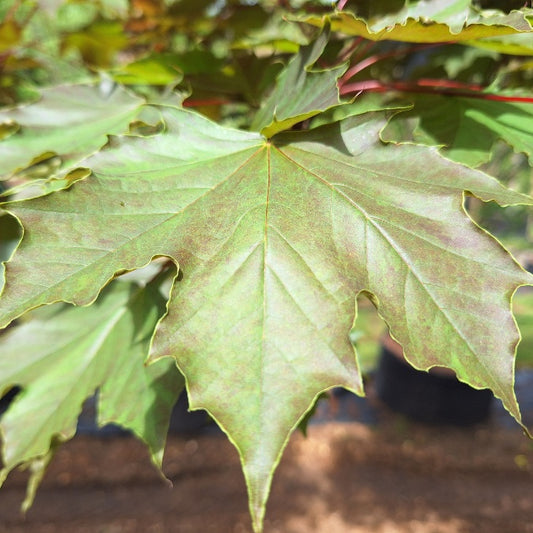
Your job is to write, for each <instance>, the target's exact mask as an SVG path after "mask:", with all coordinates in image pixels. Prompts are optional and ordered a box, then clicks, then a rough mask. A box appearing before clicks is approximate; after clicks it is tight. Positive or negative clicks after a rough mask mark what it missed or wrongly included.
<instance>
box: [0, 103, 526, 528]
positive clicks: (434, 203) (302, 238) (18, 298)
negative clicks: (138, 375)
mask: <svg viewBox="0 0 533 533" xmlns="http://www.w3.org/2000/svg"><path fill="white" fill-rule="evenodd" d="M162 114H163V116H164V120H165V122H166V130H165V131H164V132H163V133H162V134H160V135H158V136H154V137H150V138H140V137H122V138H118V139H114V142H113V143H112V146H111V147H110V148H109V149H108V150H105V151H102V152H100V153H98V154H96V155H95V156H94V157H92V158H90V159H88V160H87V161H86V162H85V163H84V164H85V165H86V166H88V167H89V168H91V169H92V171H93V175H92V176H90V177H88V178H87V179H85V180H82V181H79V182H77V183H76V184H74V185H73V186H72V187H71V188H70V189H69V190H67V191H59V192H57V193H54V194H52V195H50V196H48V197H43V198H37V199H34V200H29V201H25V202H17V203H14V204H12V205H9V206H8V209H9V211H11V212H13V213H14V214H15V215H16V216H17V217H18V218H19V219H20V220H21V221H22V224H23V225H24V227H25V228H26V231H27V233H26V235H25V237H24V239H23V241H22V243H21V245H20V247H19V249H18V251H17V252H16V254H15V256H14V258H13V259H12V260H11V261H10V262H9V263H7V265H6V275H7V282H6V285H5V288H4V293H3V295H2V297H1V298H0V317H1V323H2V324H6V323H7V322H8V321H9V320H11V319H13V318H15V317H17V316H19V315H20V314H21V313H23V312H24V311H25V310H27V309H29V308H32V307H35V306H38V305H42V304H45V303H47V302H53V301H56V300H60V299H62V300H67V301H71V302H75V303H78V304H87V303H89V302H90V301H91V300H92V299H93V298H94V297H95V296H96V295H97V293H98V291H99V290H100V288H101V287H102V285H104V284H105V283H106V282H107V280H109V279H110V278H111V277H113V275H114V273H115V272H117V271H120V270H123V269H125V270H130V269H134V268H137V267H140V266H142V265H144V264H146V263H147V262H148V261H150V259H151V258H152V257H154V256H167V257H169V258H171V259H172V260H173V261H175V262H176V263H178V262H179V265H180V271H181V273H182V276H181V277H180V280H179V281H176V282H175V285H174V288H173V291H172V295H171V298H170V301H169V304H168V311H167V314H166V315H165V316H164V318H163V319H162V320H161V321H160V323H159V325H158V328H157V330H156V334H155V337H154V339H153V341H152V347H151V359H152V360H157V359H158V358H160V357H163V356H167V355H171V356H174V357H175V358H176V361H177V364H178V366H179V368H180V370H181V371H182V373H183V374H184V375H185V377H186V379H187V383H188V392H189V395H190V402H191V405H192V406H193V407H194V408H200V407H202V408H205V409H207V410H208V411H209V412H210V413H211V414H212V416H213V417H214V418H215V419H216V420H217V421H218V422H219V424H220V425H221V426H222V427H223V428H224V429H225V431H226V432H227V433H228V435H229V437H230V439H231V440H232V442H234V444H235V445H236V447H237V448H238V450H239V453H240V454H241V457H242V461H243V467H244V471H245V476H246V479H247V484H248V490H249V495H250V509H251V513H252V516H253V520H254V528H255V530H256V531H260V530H261V522H262V516H263V510H264V504H265V501H266V498H267V494H268V490H269V485H270V480H271V477H272V472H273V469H274V467H275V465H276V464H277V462H278V461H279V458H280V454H281V452H282V450H283V448H284V446H285V443H286V441H287V438H288V436H289V434H290V432H291V431H292V429H293V428H294V427H295V426H296V425H297V424H298V422H299V420H301V419H302V417H303V416H304V414H305V412H306V411H307V410H308V408H309V406H310V405H311V404H312V403H313V399H314V398H315V397H316V396H317V395H318V394H319V393H320V392H321V391H324V390H325V389H327V388H330V387H333V386H337V385H341V386H344V387H346V388H348V389H351V390H353V391H356V392H359V393H361V392H362V383H361V378H360V375H359V370H358V365H357V361H356V358H355V356H354V352H353V348H352V346H351V344H350V341H349V336H348V333H349V331H350V329H351V328H352V326H353V322H354V319H355V314H356V313H355V298H356V295H357V294H358V293H359V292H360V291H366V292H367V293H370V294H371V295H372V298H373V300H374V301H375V302H376V304H377V305H378V308H379V312H380V314H381V315H382V316H383V317H384V318H385V320H386V321H387V323H388V324H389V325H390V327H391V331H392V334H393V335H394V337H395V338H396V339H398V341H399V342H400V343H401V344H402V345H403V347H404V349H405V352H406V354H407V357H408V358H409V360H410V361H411V362H412V363H413V364H415V365H416V366H417V367H419V368H428V367H431V366H433V365H442V366H448V367H451V368H453V369H455V371H456V372H457V374H458V376H459V378H460V379H462V380H466V381H468V382H470V383H471V384H472V385H474V386H475V387H490V388H491V389H492V390H493V391H494V392H495V394H496V395H497V396H498V397H500V398H501V399H502V401H503V402H504V404H505V405H506V407H507V409H508V410H509V411H510V412H511V413H512V414H513V415H514V416H515V417H516V418H517V419H518V420H520V413H519V409H518V406H517V404H516V400H515V397H514V394H513V387H512V382H513V356H514V351H515V347H516V344H517V342H518V332H517V330H516V325H515V323H514V320H513V317H512V315H511V311H510V298H511V296H512V294H513V292H514V290H515V289H516V287H517V286H519V285H521V284H528V283H531V282H532V276H531V275H529V274H527V273H526V272H525V271H524V270H523V269H521V268H520V267H519V266H518V265H517V264H516V263H515V262H514V261H513V259H512V258H511V257H510V256H509V255H508V254H507V252H506V251H505V250H504V249H503V248H502V247H501V246H500V245H499V244H498V242H497V241H495V240H494V239H492V238H491V237H490V236H489V235H488V234H487V233H485V232H484V231H483V230H481V229H479V228H478V227H477V226H476V225H475V224H474V223H473V222H472V221H471V220H470V219H469V218H468V216H467V215H466V213H465V212H464V210H463V208H462V197H463V191H464V190H467V191H470V192H472V193H473V194H475V195H476V196H478V197H480V198H481V199H483V200H486V201H488V200H496V201H498V202H500V203H503V204H510V203H519V202H523V203H528V204H530V205H531V204H533V200H531V199H530V198H529V197H527V196H523V195H520V194H518V193H514V192H512V191H510V190H507V189H505V188H504V187H503V186H501V185H500V184H499V183H498V182H497V181H496V180H494V179H493V178H490V177H489V176H487V175H485V174H483V173H481V172H478V171H474V170H471V169H469V168H467V167H463V166H461V165H457V164H455V163H452V162H450V161H448V160H446V159H443V158H442V157H441V156H440V155H439V154H438V152H437V151H436V150H434V149H429V148H425V147H421V146H414V145H385V144H384V143H382V142H381V141H380V139H379V136H378V134H379V131H380V130H381V129H382V128H383V126H384V125H385V123H386V120H387V117H386V114H385V113H383V112H375V113H367V114H363V115H360V116H354V117H349V118H347V119H345V120H343V121H341V122H339V123H334V124H331V125H327V126H324V127H320V128H317V129H314V130H312V131H310V132H301V133H298V134H283V135H279V136H276V137H275V138H274V139H273V140H271V141H265V140H264V139H263V138H261V137H260V136H259V135H258V134H255V133H246V132H240V131H237V130H231V129H226V128H222V127H220V126H217V125H215V124H214V123H211V122H209V121H208V120H206V119H204V118H201V117H199V116H197V115H195V114H193V113H190V112H187V111H183V110H180V109H177V108H170V107H169V108H164V109H162ZM427 339H431V342H428V341H427Z"/></svg>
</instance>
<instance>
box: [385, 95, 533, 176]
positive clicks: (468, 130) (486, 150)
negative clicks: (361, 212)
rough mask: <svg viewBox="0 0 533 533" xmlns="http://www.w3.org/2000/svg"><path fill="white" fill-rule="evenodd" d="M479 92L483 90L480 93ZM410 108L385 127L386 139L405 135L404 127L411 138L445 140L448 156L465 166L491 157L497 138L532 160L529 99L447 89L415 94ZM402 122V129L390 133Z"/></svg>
mask: <svg viewBox="0 0 533 533" xmlns="http://www.w3.org/2000/svg"><path fill="white" fill-rule="evenodd" d="M480 95H481V96H483V93H480ZM410 100H411V101H412V102H413V103H414V108H413V110H411V111H407V112H405V113H399V114H397V115H396V116H395V117H394V118H393V120H391V122H390V124H389V126H388V127H387V128H386V130H385V131H384V135H383V136H384V137H385V138H387V139H391V140H392V139H396V138H397V139H402V140H405V138H406V134H407V132H409V137H411V138H412V139H413V140H414V141H415V142H417V143H421V144H428V145H433V146H434V145H444V146H446V152H445V153H446V156H447V157H449V158H451V159H453V160H454V161H459V162H460V163H464V164H467V165H469V166H479V165H480V164H482V163H486V162H487V161H489V160H490V158H491V151H492V148H493V145H494V144H495V142H496V141H497V140H499V139H502V140H504V141H505V142H506V143H507V144H509V145H510V146H511V147H512V148H513V149H514V151H515V152H522V153H524V154H525V155H527V157H528V159H529V161H530V163H533V105H532V104H531V103H516V102H501V101H493V100H488V99H487V100H485V99H483V98H466V97H460V96H455V97H453V98H450V97H449V96H445V95H437V94H434V95H416V96H414V97H410ZM398 125H399V126H400V131H401V133H400V134H399V135H398V134H396V135H395V134H394V128H395V127H397V126H398Z"/></svg>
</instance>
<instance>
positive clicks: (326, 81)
mask: <svg viewBox="0 0 533 533" xmlns="http://www.w3.org/2000/svg"><path fill="white" fill-rule="evenodd" d="M328 34H329V31H327V30H325V31H323V32H322V33H321V34H320V35H319V36H318V38H317V39H316V40H315V41H313V42H312V43H311V44H309V45H307V46H303V47H302V48H300V51H299V52H298V53H297V54H296V56H295V57H294V58H293V59H292V60H291V62H290V63H289V65H288V67H287V68H286V69H285V70H283V71H282V73H281V74H280V75H279V77H278V79H277V83H276V87H275V89H274V91H273V92H272V93H271V94H270V96H269V98H268V99H267V100H266V102H265V103H264V105H263V106H262V107H261V109H260V110H259V112H258V113H257V115H256V116H255V119H254V121H253V123H252V129H255V130H259V131H261V133H262V134H263V135H264V136H265V137H272V136H273V135H275V134H276V133H279V132H280V131H283V130H287V129H290V128H291V127H292V126H294V124H297V123H298V122H301V121H302V120H305V119H308V118H311V117H313V116H315V115H318V114H319V113H320V112H322V111H326V110H327V109H329V108H331V107H333V106H336V105H338V104H339V103H340V100H339V89H338V87H337V80H338V78H339V77H340V76H341V75H342V74H343V73H344V72H345V70H346V66H341V67H337V68H334V69H328V70H322V71H314V72H313V71H312V70H311V67H312V66H313V65H314V64H315V62H316V61H317V60H318V58H319V57H320V55H321V54H322V52H323V51H324V48H325V46H326V44H327V41H328Z"/></svg>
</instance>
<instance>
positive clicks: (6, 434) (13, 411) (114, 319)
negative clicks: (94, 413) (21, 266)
mask: <svg viewBox="0 0 533 533" xmlns="http://www.w3.org/2000/svg"><path fill="white" fill-rule="evenodd" d="M163 310H164V298H163V296H162V295H161V294H160V293H159V291H158V287H157V285H156V284H152V286H146V287H140V286H138V285H136V284H135V283H132V282H117V283H114V284H112V285H111V286H110V287H109V288H106V289H105V291H104V292H103V294H102V295H101V297H100V298H99V300H98V302H97V303H96V304H94V305H93V306H90V307H72V306H67V305H65V304H58V305H55V306H52V307H49V308H48V307H47V308H44V309H39V310H38V311H36V312H34V314H33V315H32V319H31V320H28V321H25V322H24V323H22V324H21V325H19V326H18V327H17V328H14V329H12V330H9V331H7V332H6V333H5V334H4V335H3V336H2V358H0V376H1V378H0V393H2V391H5V390H8V389H9V388H10V387H11V386H15V385H17V386H20V387H21V388H22V389H23V390H22V392H21V393H20V394H19V395H18V396H17V398H16V399H15V401H14V402H13V405H12V406H10V408H9V410H8V411H7V412H6V414H5V415H4V416H3V417H2V420H1V422H0V431H1V434H2V440H3V450H2V461H3V469H2V470H1V471H0V484H1V482H2V481H3V480H4V479H5V477H6V476H7V474H8V473H9V472H10V471H11V470H12V469H13V468H14V467H16V466H17V465H19V464H27V465H28V466H30V469H31V472H32V474H31V479H30V483H29V487H28V496H27V498H26V501H25V503H24V507H26V508H27V507H28V506H29V504H30V503H31V501H32V500H33V496H34V493H35V490H36V488H37V485H38V483H39V481H40V479H41V477H42V473H43V471H44V468H45V467H46V465H47V464H48V462H49V460H50V458H51V455H53V450H54V449H55V448H56V447H57V444H59V443H60V442H62V441H65V440H68V439H70V438H71V437H72V436H73V435H74V433H75V431H76V422H77V418H78V415H79V413H80V410H81V407H82V404H83V402H84V401H85V400H86V398H88V397H89V396H91V395H92V394H94V392H95V390H96V389H99V401H98V423H99V425H100V426H102V425H105V424H107V423H111V422H112V423H115V424H119V425H121V426H123V427H124V428H127V429H129V430H131V431H133V432H134V433H135V434H136V435H138V436H139V437H140V438H141V439H142V440H144V441H145V442H146V444H147V445H148V447H149V449H150V452H151V456H152V460H153V462H154V464H155V465H156V466H157V467H158V468H161V464H162V458H163V450H164V445H165V440H166V434H167V430H168V425H169V420H170V413H171V410H172V408H173V406H174V403H175V402H176V399H177V397H178V395H179V393H180V392H181V390H182V389H183V386H184V381H183V378H182V377H181V375H180V374H179V372H178V371H177V370H176V368H175V364H174V362H173V360H172V359H166V360H162V361H160V362H158V363H156V364H154V365H150V366H148V367H145V366H144V364H143V363H144V359H145V357H146V354H147V351H148V346H149V342H150V337H151V334H152V331H153V328H154V326H155V323H156V322H157V320H158V318H159V317H160V316H161V315H162V313H163Z"/></svg>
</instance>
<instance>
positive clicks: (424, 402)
mask: <svg viewBox="0 0 533 533" xmlns="http://www.w3.org/2000/svg"><path fill="white" fill-rule="evenodd" d="M375 390H376V394H377V396H378V397H379V399H380V400H381V401H383V402H384V403H385V404H386V405H387V406H388V407H389V408H390V409H391V410H393V411H395V412H398V413H401V414H403V415H405V416H407V417H409V418H411V419H413V420H416V421H418V422H424V423H429V424H445V425H454V426H471V425H474V424H478V423H481V422H484V421H486V420H487V419H488V417H489V415H490V407H491V403H492V399H493V395H492V392H491V391H490V390H488V389H482V390H477V389H474V388H472V387H470V386H469V385H467V384H466V383H462V382H461V381H459V380H458V379H457V378H456V377H455V375H454V374H453V373H452V372H451V371H450V374H447V373H435V372H431V371H430V372H422V371H419V370H416V369H414V368H413V367H412V366H410V365H409V364H408V363H407V362H406V361H405V359H404V358H403V353H402V350H401V348H400V347H399V345H397V344H396V343H395V342H394V341H392V339H390V338H389V339H386V340H385V341H384V342H383V343H382V350H381V354H380V358H379V363H378V367H377V370H376V374H375Z"/></svg>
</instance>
